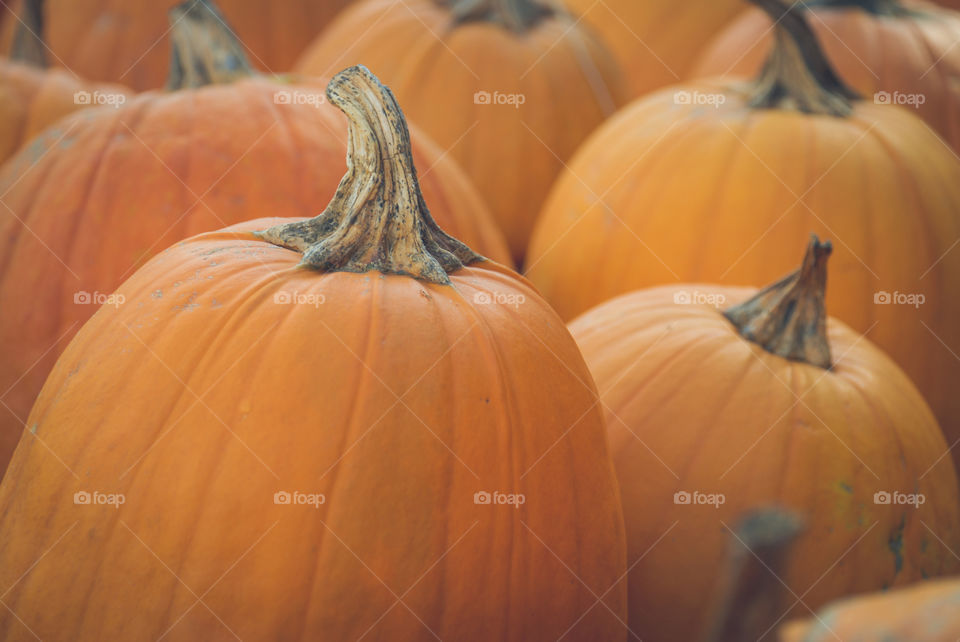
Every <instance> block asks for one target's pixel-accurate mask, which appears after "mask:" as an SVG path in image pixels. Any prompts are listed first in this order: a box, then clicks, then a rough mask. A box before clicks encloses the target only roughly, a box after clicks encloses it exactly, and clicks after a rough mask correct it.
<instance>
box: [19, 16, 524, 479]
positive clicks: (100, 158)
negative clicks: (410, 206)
mask: <svg viewBox="0 0 960 642" xmlns="http://www.w3.org/2000/svg"><path fill="white" fill-rule="evenodd" d="M215 11H216V10H215V8H213V7H211V6H210V5H208V4H202V3H196V2H193V1H192V0H189V1H188V2H186V3H185V4H184V5H182V7H181V8H180V9H178V10H176V11H175V12H174V14H173V15H172V16H171V18H172V21H173V22H174V27H173V30H172V32H171V34H172V42H173V45H174V47H173V56H172V58H173V60H174V64H173V67H172V72H171V79H170V85H171V87H172V91H169V92H147V93H144V94H140V95H138V96H136V97H134V98H131V99H130V100H128V101H127V102H126V104H124V105H123V106H122V107H120V108H119V109H110V108H106V107H104V108H102V109H96V110H86V111H84V112H81V113H79V114H76V115H75V116H74V117H68V118H67V119H65V120H62V121H59V122H58V123H57V124H56V126H55V127H54V128H53V129H52V130H49V131H48V132H46V133H45V134H44V136H43V137H42V138H41V139H38V140H36V141H34V142H33V143H32V144H30V145H28V146H27V147H26V148H24V149H23V151H22V152H21V153H20V154H18V155H17V156H14V157H13V158H11V159H10V160H9V161H8V162H7V164H6V165H4V167H3V168H2V169H0V194H4V197H3V202H4V204H5V205H6V207H7V208H9V210H4V215H3V216H0V309H3V311H4V313H3V314H2V315H0V391H4V395H3V397H2V399H0V400H2V401H3V403H4V405H5V406H6V408H5V409H4V412H3V413H2V414H0V470H2V469H3V467H5V466H6V463H7V461H8V460H9V457H10V453H11V452H12V450H13V447H14V446H15V444H16V442H17V439H18V438H19V433H20V431H21V430H22V428H23V423H24V422H25V421H26V418H27V413H28V412H29V410H30V407H31V405H32V404H33V401H34V399H35V398H36V395H37V393H38V392H39V391H40V387H41V386H42V384H43V381H44V379H45V378H46V375H47V373H48V372H49V371H50V369H51V368H52V367H53V364H54V362H55V361H56V358H57V355H59V354H60V352H62V350H63V347H64V346H65V345H66V342H67V341H68V340H69V338H70V337H72V336H73V335H74V334H75V333H76V332H77V330H78V329H79V328H80V326H81V325H82V323H83V322H84V321H85V320H86V319H88V318H89V317H90V316H91V315H92V314H93V313H94V312H95V311H96V309H97V307H98V304H99V303H102V297H104V296H106V295H107V294H109V293H110V292H112V291H113V289H114V288H116V287H117V286H118V285H119V284H120V283H121V282H122V281H123V280H124V278H126V277H127V276H129V274H130V273H132V272H133V270H135V269H136V268H137V267H138V266H139V265H142V264H143V262H145V261H146V260H147V259H149V258H150V257H151V256H153V255H154V254H156V253H157V252H159V251H160V250H162V249H164V248H165V247H167V246H168V245H171V244H172V243H175V242H176V241H178V240H181V239H183V238H186V237H188V236H190V235H193V234H197V233H200V232H203V231H208V230H212V229H218V228H220V227H223V226H224V225H228V224H232V223H236V222H238V221H241V220H246V219H249V218H253V217H256V216H259V215H262V214H263V213H265V212H268V213H270V214H271V215H275V216H284V217H294V216H301V217H303V216H310V215H314V214H316V213H317V212H318V211H320V210H322V209H323V207H324V205H325V204H326V202H327V201H328V200H329V198H330V195H331V194H333V193H334V192H335V191H336V189H337V186H338V184H339V180H340V177H341V176H342V174H343V158H344V155H345V153H346V149H347V136H346V131H347V130H346V122H345V120H344V119H343V115H342V114H341V113H340V112H339V111H338V110H336V109H334V108H333V107H331V106H330V105H328V104H326V102H325V97H324V94H323V89H322V88H321V87H317V86H307V85H297V84H290V83H279V82H275V81H274V80H272V79H271V78H269V77H267V76H257V75H255V74H254V73H253V71H252V70H251V69H250V67H249V65H248V64H247V63H246V59H245V58H244V56H243V51H242V48H241V47H240V45H239V44H238V43H236V42H235V41H234V40H232V38H231V36H230V34H229V31H228V29H227V28H226V27H225V26H224V25H223V22H222V17H220V16H219V15H218V14H216V13H215ZM178 88H179V89H178ZM413 154H414V157H415V158H416V160H417V162H418V163H419V164H420V165H421V166H422V167H424V168H425V169H424V171H423V172H422V173H421V174H420V184H421V186H422V188H423V191H424V196H425V198H426V202H427V205H428V206H429V207H430V208H431V211H432V212H433V215H434V216H435V217H436V219H437V221H439V222H440V224H441V225H443V226H444V228H445V229H447V230H450V231H451V233H455V234H457V235H458V236H459V237H460V238H463V239H464V240H465V241H467V242H469V243H471V244H472V246H473V247H474V248H475V249H476V250H477V251H478V252H481V253H483V254H484V255H485V256H488V257H490V258H492V259H494V260H496V261H500V262H502V263H505V264H508V265H509V264H510V255H509V252H508V250H507V246H506V242H505V240H504V239H503V236H502V235H501V233H500V231H499V229H498V228H497V226H496V224H495V223H494V222H493V220H492V218H491V216H490V214H489V212H488V211H487V209H486V206H485V204H484V203H483V201H482V199H481V198H480V197H479V196H478V195H477V193H476V191H475V189H474V187H473V186H472V185H471V184H470V182H469V180H467V178H466V177H465V176H464V175H463V173H462V171H461V170H460V169H459V168H458V167H457V166H456V164H455V163H454V162H453V161H452V160H451V159H450V158H448V157H445V156H444V155H443V153H442V152H441V151H440V150H438V149H437V148H436V146H435V145H434V144H433V143H432V142H431V141H430V140H429V139H427V138H426V137H425V136H423V135H422V134H420V133H419V132H416V131H415V132H414V134H413ZM8 213H9V214H10V215H7V214H8Z"/></svg>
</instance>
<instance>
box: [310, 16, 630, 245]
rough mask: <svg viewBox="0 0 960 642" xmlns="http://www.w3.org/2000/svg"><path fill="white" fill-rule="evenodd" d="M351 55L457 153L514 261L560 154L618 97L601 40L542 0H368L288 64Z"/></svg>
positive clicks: (325, 65)
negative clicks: (486, 205) (487, 206)
mask: <svg viewBox="0 0 960 642" xmlns="http://www.w3.org/2000/svg"><path fill="white" fill-rule="evenodd" d="M354 63H362V64H364V65H366V66H367V67H369V68H370V69H373V70H374V71H375V72H376V73H377V75H378V76H380V77H381V78H383V79H384V82H386V83H387V84H388V85H389V86H390V87H391V88H392V89H393V91H395V92H396V93H397V96H398V97H399V98H400V100H401V101H402V102H403V105H404V109H406V111H407V113H408V114H409V115H410V118H411V120H412V121H413V122H415V123H417V124H419V125H420V126H421V127H423V128H424V129H425V131H426V132H427V133H428V134H430V136H431V137H432V138H433V139H434V140H435V141H436V142H437V143H438V144H439V145H440V146H441V147H442V148H444V149H446V150H447V151H448V153H449V154H450V155H451V156H452V157H454V158H456V159H457V160H458V161H459V162H460V164H461V166H462V167H463V168H464V169H465V170H466V171H467V173H468V174H469V175H470V176H471V178H472V179H473V180H474V182H475V184H476V185H477V187H478V188H479V189H480V192H481V193H482V194H483V195H484V196H485V197H486V199H487V202H488V204H489V205H490V206H491V210H492V211H493V214H494V216H495V217H496V219H497V221H498V222H499V223H500V227H501V229H503V231H504V233H505V234H506V236H507V240H508V241H509V243H510V248H511V251H512V252H513V257H514V259H515V260H516V261H517V262H519V261H521V260H522V258H523V254H524V251H525V250H526V247H527V243H528V242H529V239H530V232H531V229H532V228H533V224H534V220H535V218H536V216H537V213H538V212H539V209H540V206H541V205H542V203H543V199H544V197H545V196H546V194H547V192H548V191H549V189H550V186H551V184H552V183H553V181H554V178H555V177H556V176H557V174H558V173H559V172H560V170H561V169H562V168H563V163H564V161H566V160H567V159H568V158H569V157H570V156H571V155H572V154H573V152H574V151H575V150H576V148H577V146H578V145H579V144H580V142H581V141H582V140H583V139H584V138H585V137H586V136H587V134H589V133H590V132H591V131H592V130H593V129H594V128H595V127H596V126H597V125H599V124H600V123H601V122H602V121H603V120H604V119H605V118H606V117H607V115H609V114H610V113H611V112H612V111H613V109H614V107H615V106H617V105H618V104H619V103H620V102H621V101H622V96H623V94H622V90H621V84H620V80H621V78H620V74H619V72H618V71H617V69H616V67H615V63H614V62H613V60H612V58H611V57H610V55H609V54H608V52H607V51H606V49H605V48H603V47H602V46H601V45H600V44H599V42H598V41H596V40H594V39H593V38H592V37H591V36H590V35H589V34H588V33H586V32H584V31H583V30H581V29H580V28H579V27H578V26H576V25H575V24H571V22H570V19H569V17H568V16H566V15H563V14H559V13H557V12H556V10H554V9H550V8H548V3H547V2H544V1H541V0H480V1H479V2H477V1H475V0H444V1H441V2H436V1H435V0H410V1H408V2H395V1H393V0H367V1H366V2H361V3H359V4H357V5H356V6H354V7H351V8H350V9H348V10H346V11H345V12H344V13H343V14H342V15H341V16H340V18H338V19H337V20H336V21H335V22H334V24H333V25H331V27H330V29H329V30H327V31H326V32H325V33H324V34H323V35H322V36H321V37H320V38H319V39H318V40H317V42H316V43H315V44H314V45H312V46H311V47H310V48H309V49H308V50H307V51H306V53H305V54H304V56H303V58H302V59H301V60H300V62H299V63H298V65H297V69H298V70H299V71H301V72H303V73H308V74H318V75H321V76H325V75H327V74H329V73H331V71H334V70H336V69H338V68H339V67H342V66H343V65H344V64H354Z"/></svg>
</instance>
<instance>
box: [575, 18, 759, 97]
mask: <svg viewBox="0 0 960 642" xmlns="http://www.w3.org/2000/svg"><path fill="white" fill-rule="evenodd" d="M564 3H565V4H566V5H567V7H568V8H569V9H570V11H571V12H572V13H574V14H576V15H577V16H579V17H581V18H582V20H583V22H584V23H585V24H586V25H587V26H588V27H590V28H591V29H592V30H593V31H594V32H595V33H597V34H598V35H600V36H601V37H602V38H603V40H604V41H605V42H606V43H608V44H609V45H610V47H611V48H612V50H613V52H614V54H615V55H616V57H617V62H619V63H620V66H621V68H622V69H623V70H624V72H625V74H626V76H627V81H628V83H629V85H630V91H631V95H633V96H642V95H643V94H646V93H648V92H650V91H653V90H654V89H659V88H661V87H665V86H667V85H672V84H674V83H676V82H678V81H680V80H683V79H685V78H687V76H688V74H689V73H690V71H691V69H692V68H693V65H694V63H695V62H696V60H697V57H698V55H699V52H700V49H701V47H702V46H703V44H704V43H705V42H707V41H708V40H709V39H710V38H711V37H713V36H714V34H716V33H717V32H718V31H720V30H721V29H722V28H723V27H724V26H725V25H726V24H728V23H729V22H730V21H731V20H732V19H733V18H734V17H735V16H736V15H737V14H738V13H740V12H741V11H743V10H744V6H745V5H744V1H743V0H702V1H698V2H678V1H677V0H603V2H596V1H595V0H564Z"/></svg>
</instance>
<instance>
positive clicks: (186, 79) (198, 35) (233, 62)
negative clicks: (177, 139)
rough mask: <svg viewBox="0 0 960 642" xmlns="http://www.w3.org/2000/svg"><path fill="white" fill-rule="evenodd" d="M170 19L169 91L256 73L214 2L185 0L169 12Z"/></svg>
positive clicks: (222, 82) (216, 82) (226, 80)
mask: <svg viewBox="0 0 960 642" xmlns="http://www.w3.org/2000/svg"><path fill="white" fill-rule="evenodd" d="M169 17H170V46H171V57H170V75H169V76H168V78H167V87H166V88H167V89H168V90H171V91H172V90H176V89H187V88H190V87H203V86H205V85H213V84H226V83H230V82H233V81H235V80H238V79H240V78H247V77H250V76H253V75H254V74H255V73H256V72H255V71H254V69H253V67H252V66H251V65H250V61H249V60H247V55H246V53H245V52H244V48H243V45H242V44H241V43H240V41H239V40H238V39H237V37H236V35H235V34H234V32H233V30H232V29H231V28H230V27H229V25H227V23H226V20H225V19H224V17H223V14H222V13H220V10H219V9H218V8H217V6H216V5H215V4H214V2H213V0H186V2H183V3H182V4H179V5H177V6H175V7H173V8H172V9H170V12H169Z"/></svg>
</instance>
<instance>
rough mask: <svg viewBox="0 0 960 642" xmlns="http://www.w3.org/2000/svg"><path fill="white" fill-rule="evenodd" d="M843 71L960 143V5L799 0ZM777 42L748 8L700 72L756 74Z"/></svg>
mask: <svg viewBox="0 0 960 642" xmlns="http://www.w3.org/2000/svg"><path fill="white" fill-rule="evenodd" d="M802 8H806V10H807V11H808V12H809V22H810V25H811V27H812V28H813V30H814V31H815V32H816V35H817V38H818V40H819V41H820V42H821V43H822V45H823V50H824V53H825V54H826V55H827V58H828V59H829V60H830V62H831V63H832V64H833V66H834V68H835V69H836V71H837V73H838V74H839V76H840V78H841V79H843V81H844V82H846V83H847V84H848V85H850V86H851V87H852V88H853V89H855V90H856V91H858V92H860V93H861V94H862V95H863V96H864V97H865V99H866V100H868V101H874V102H876V103H878V104H894V105H901V106H903V107H905V108H906V109H908V110H909V111H911V112H913V113H916V114H918V115H919V116H921V117H922V118H923V119H924V120H925V121H926V122H927V123H929V124H930V126H931V127H933V128H934V129H935V130H936V131H937V133H939V134H940V136H941V137H943V139H944V140H946V141H947V142H949V143H950V144H951V145H952V146H953V148H954V150H956V151H960V46H957V43H958V42H960V13H957V12H955V11H950V10H947V9H941V8H940V7H937V6H935V5H933V4H930V3H927V2H912V1H910V0H904V1H901V0H821V1H820V2H817V3H807V4H805V5H802ZM771 43H772V37H771V35H770V21H769V19H768V18H767V16H766V15H765V14H764V13H763V12H762V11H760V10H752V11H749V12H747V13H745V14H744V15H743V16H741V17H739V18H738V19H737V20H735V21H734V22H733V24H731V25H730V26H729V27H728V28H727V29H725V30H724V31H723V32H722V33H720V34H719V35H717V36H716V38H715V39H714V40H713V42H712V43H711V44H710V45H709V46H707V47H706V48H705V49H704V54H703V57H702V59H701V60H700V61H699V63H698V65H697V67H696V70H695V72H694V74H695V75H698V76H714V75H724V74H728V75H734V76H736V75H739V76H752V75H753V74H755V73H757V71H758V70H759V69H760V68H761V67H762V66H763V61H764V60H765V59H766V57H767V56H768V54H769V51H770V47H771Z"/></svg>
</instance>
